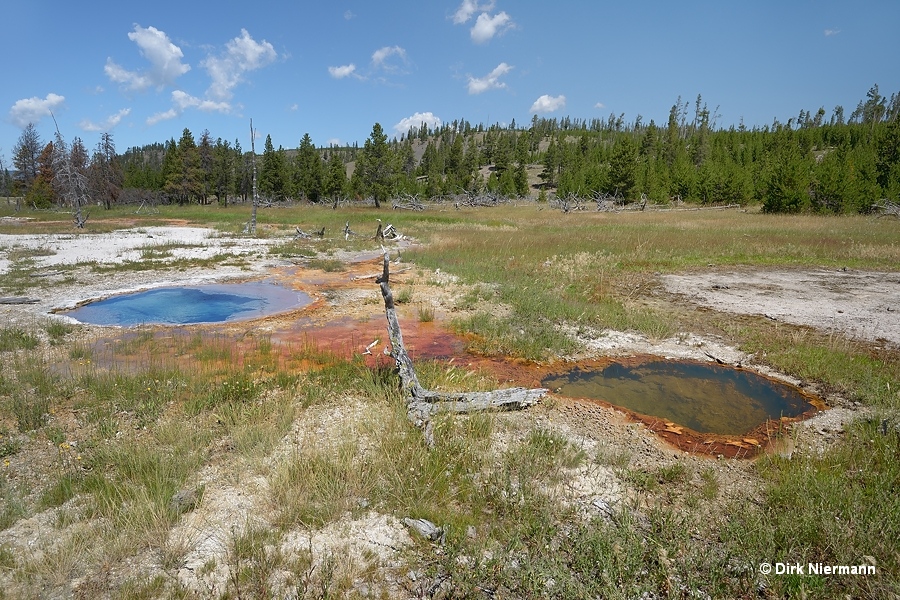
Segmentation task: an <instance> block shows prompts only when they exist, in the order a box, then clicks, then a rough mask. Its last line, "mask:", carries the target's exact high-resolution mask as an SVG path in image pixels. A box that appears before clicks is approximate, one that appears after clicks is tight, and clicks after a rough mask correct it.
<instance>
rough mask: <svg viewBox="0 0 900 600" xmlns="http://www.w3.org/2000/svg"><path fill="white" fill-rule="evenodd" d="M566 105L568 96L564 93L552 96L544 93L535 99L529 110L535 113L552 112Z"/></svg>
mask: <svg viewBox="0 0 900 600" xmlns="http://www.w3.org/2000/svg"><path fill="white" fill-rule="evenodd" d="M565 106H566V97H565V96H563V95H561V94H560V95H559V96H550V95H548V94H544V95H543V96H541V97H540V98H538V99H537V100H535V101H534V104H532V105H531V110H530V111H529V112H533V113H550V112H553V111H556V110H559V109H561V108H565Z"/></svg>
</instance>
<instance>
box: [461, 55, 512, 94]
mask: <svg viewBox="0 0 900 600" xmlns="http://www.w3.org/2000/svg"><path fill="white" fill-rule="evenodd" d="M512 69H513V68H512V67H511V66H510V65H508V64H506V63H505V62H502V63H500V64H499V65H497V67H496V68H495V69H494V70H493V71H491V72H490V73H488V74H487V75H485V76H484V77H471V76H470V77H469V83H468V88H469V93H470V94H480V93H482V92H486V91H488V90H499V89H502V88H505V87H506V84H505V83H504V82H502V81H500V78H501V77H503V76H504V75H506V74H507V73H509V72H510V71H512Z"/></svg>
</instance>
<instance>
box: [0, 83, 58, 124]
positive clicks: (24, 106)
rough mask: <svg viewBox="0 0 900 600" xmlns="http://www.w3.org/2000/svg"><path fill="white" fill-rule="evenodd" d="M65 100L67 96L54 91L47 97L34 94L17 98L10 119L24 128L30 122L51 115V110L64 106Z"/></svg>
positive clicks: (10, 112) (35, 121)
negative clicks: (30, 96)
mask: <svg viewBox="0 0 900 600" xmlns="http://www.w3.org/2000/svg"><path fill="white" fill-rule="evenodd" d="M65 101H66V97H65V96H60V95H59V94H54V93H52V92H51V93H49V94H47V96H46V97H45V98H38V97H37V96H34V97H32V98H23V99H21V100H16V103H15V104H13V105H12V108H10V109H9V120H10V121H12V122H13V124H14V125H16V126H18V127H21V128H23V129H24V128H25V127H27V126H28V124H29V123H37V122H38V121H40V120H41V119H42V118H43V117H47V116H50V111H52V110H55V109H56V108H58V107H60V106H62V105H63V103H64V102H65Z"/></svg>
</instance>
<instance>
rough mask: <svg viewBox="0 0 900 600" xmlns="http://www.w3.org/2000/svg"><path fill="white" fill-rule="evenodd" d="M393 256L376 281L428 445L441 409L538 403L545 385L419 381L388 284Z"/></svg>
mask: <svg viewBox="0 0 900 600" xmlns="http://www.w3.org/2000/svg"><path fill="white" fill-rule="evenodd" d="M389 265H390V256H389V253H388V251H387V250H385V252H384V269H383V271H382V273H381V276H380V277H378V278H376V279H375V282H376V283H377V284H378V285H379V286H380V287H381V296H382V298H383V299H384V312H385V316H386V317H387V322H388V337H389V338H390V340H391V358H393V359H394V360H395V361H396V363H397V369H398V371H399V375H400V387H401V389H402V390H403V393H404V395H405V396H406V408H407V416H408V417H409V419H410V420H411V421H412V422H413V423H415V424H416V426H417V427H420V428H422V429H424V431H425V437H426V439H427V440H428V443H429V445H431V444H433V443H434V438H433V432H432V429H431V417H432V416H433V415H435V414H437V413H439V412H456V413H463V412H474V411H482V410H518V409H522V408H527V407H529V406H533V405H534V404H537V402H538V400H540V399H541V398H542V397H543V396H544V395H545V394H546V393H547V390H546V389H544V388H534V389H527V388H521V387H517V388H509V389H501V390H494V391H492V392H439V391H434V390H426V389H425V388H423V387H422V386H421V385H420V384H419V378H418V377H416V370H415V367H413V362H412V359H411V358H410V357H409V354H408V353H407V352H406V346H404V345H403V332H402V331H401V329H400V321H399V320H398V318H397V310H396V308H395V306H394V296H393V294H392V293H391V288H390V285H389V279H390V273H389Z"/></svg>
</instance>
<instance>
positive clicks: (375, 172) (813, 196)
mask: <svg viewBox="0 0 900 600" xmlns="http://www.w3.org/2000/svg"><path fill="white" fill-rule="evenodd" d="M717 118H718V114H717V109H716V110H712V111H711V110H710V109H709V108H708V106H707V104H706V103H705V102H704V101H703V99H702V98H701V96H699V95H698V96H697V98H696V100H695V102H693V105H692V104H691V103H688V102H682V100H681V98H679V99H678V100H677V101H676V102H675V104H674V105H673V106H672V108H671V110H670V111H669V117H668V121H667V122H666V123H665V124H661V125H657V124H656V123H655V122H654V121H652V120H651V121H650V122H649V123H644V121H643V119H642V117H641V116H640V115H639V116H638V117H637V118H636V119H634V121H631V122H628V121H626V120H625V116H624V114H620V115H618V116H617V115H615V114H611V115H609V117H608V118H605V119H603V118H601V119H591V120H590V121H587V120H579V119H572V118H570V117H565V118H563V119H556V118H552V119H548V118H540V117H538V116H534V117H533V118H532V120H531V122H530V124H529V126H527V127H522V126H517V125H516V123H515V121H512V122H511V123H510V124H509V125H505V126H501V125H499V124H494V125H491V126H488V127H486V126H484V125H483V124H479V125H477V126H472V125H471V124H470V123H469V122H468V121H465V120H454V121H452V122H450V123H445V124H443V125H441V126H440V127H436V128H431V127H429V126H428V125H427V124H425V123H423V124H422V125H421V126H420V127H411V128H410V129H409V130H408V131H407V132H406V133H405V134H403V135H401V136H400V137H399V139H398V138H396V137H395V138H393V139H388V136H387V135H386V134H385V132H384V130H383V129H382V127H381V125H380V124H378V123H376V124H375V125H374V126H373V128H372V131H371V133H370V135H369V137H368V138H367V139H366V141H365V143H364V145H363V147H361V148H360V147H358V145H356V144H354V145H352V146H343V147H338V146H331V147H325V148H323V147H316V146H315V145H314V144H313V141H312V139H311V138H310V136H309V134H305V135H304V136H303V138H302V139H301V140H300V143H299V145H298V146H297V147H296V148H294V149H290V150H287V149H285V148H283V147H282V146H279V147H278V148H277V149H276V148H275V146H274V144H273V142H272V137H271V135H268V136H266V139H265V144H264V146H263V151H262V155H261V156H259V157H258V159H259V160H258V188H259V194H260V196H261V197H263V198H265V199H267V200H268V201H272V202H280V201H287V200H305V201H309V202H321V201H324V200H326V199H327V200H328V201H338V200H347V199H357V200H362V199H369V200H371V201H373V202H374V203H375V205H376V206H380V205H381V204H382V203H383V202H385V201H387V200H389V199H390V198H393V197H396V196H398V195H404V194H409V195H418V196H421V197H423V198H435V197H439V196H445V195H455V194H462V193H470V194H477V193H482V192H491V193H495V194H500V195H505V196H529V195H537V196H538V198H539V199H544V198H546V197H548V196H550V195H552V194H556V195H557V196H569V195H574V196H580V197H589V196H592V195H597V194H603V195H608V196H615V197H618V198H620V199H621V200H622V201H623V202H631V201H635V200H639V199H642V198H646V199H647V200H649V201H651V202H668V201H670V200H672V199H680V200H683V201H685V202H695V203H701V204H731V203H741V204H745V203H751V202H759V203H761V204H762V206H763V209H764V210H766V211H768V212H800V211H812V212H828V213H855V212H866V211H868V210H870V209H871V206H872V205H873V204H874V203H875V202H876V201H878V200H879V199H882V198H889V199H893V200H897V199H898V198H900V95H898V94H892V95H891V97H890V98H886V97H885V96H882V95H881V93H880V92H879V89H878V86H877V85H875V86H873V87H872V88H871V89H870V90H869V91H868V93H867V94H866V97H865V99H863V100H861V101H860V102H859V104H858V105H857V107H856V109H855V110H853V112H852V113H851V114H850V115H849V116H848V117H846V118H845V115H844V109H843V107H840V106H838V107H836V108H835V109H834V110H833V111H832V113H831V114H830V115H827V113H826V111H825V109H824V108H819V109H818V110H817V111H815V112H814V113H813V112H811V111H807V110H801V111H800V113H799V114H798V116H797V117H796V118H791V119H788V121H787V122H786V123H781V122H779V121H777V120H775V121H773V122H772V124H771V125H768V126H764V127H754V128H752V129H748V128H746V127H744V126H743V124H741V125H739V126H738V127H734V126H730V127H728V128H727V129H725V128H721V127H717V124H716V120H717ZM52 146H53V142H50V143H48V144H46V145H44V144H43V143H42V142H41V141H40V138H39V137H38V135H37V132H36V130H35V129H34V127H33V126H31V125H29V126H28V127H27V128H26V129H25V130H24V131H23V133H22V136H21V137H20V139H19V142H18V143H17V145H16V147H15V149H14V156H13V167H14V170H13V175H12V176H10V175H9V173H8V171H6V174H5V175H4V177H2V178H0V185H5V189H6V190H7V193H9V192H10V191H11V192H12V193H15V194H19V195H22V196H24V198H25V201H26V202H27V203H28V204H32V205H34V206H36V207H48V206H52V205H53V204H54V203H58V202H60V200H61V197H60V195H59V193H58V191H54V189H53V184H52V182H53V180H54V173H53V161H52V156H53V148H52ZM69 152H70V153H71V156H72V164H73V165H75V166H76V167H77V168H79V169H82V170H83V172H84V173H85V176H86V177H87V178H88V180H89V181H90V182H91V185H90V189H91V194H92V199H93V200H94V201H95V202H97V203H100V204H102V205H104V206H106V207H111V206H112V205H113V204H115V203H116V201H117V199H118V198H119V197H120V194H124V195H123V196H122V198H123V199H124V198H135V197H145V196H142V195H141V194H144V195H146V194H152V195H153V196H154V197H155V198H156V199H157V200H159V201H161V202H169V203H176V204H187V203H200V204H208V203H211V202H218V203H219V204H222V205H227V204H228V202H229V201H241V202H243V201H246V200H247V199H248V197H249V196H251V195H252V169H251V160H250V159H251V155H250V153H249V152H245V151H244V150H243V149H242V147H241V144H240V141H239V140H235V141H234V143H229V142H228V141H227V140H222V139H221V138H217V139H215V140H213V139H212V136H211V135H210V133H209V132H208V131H203V132H202V133H201V134H200V137H199V140H196V139H195V138H194V135H193V134H192V133H191V131H190V130H188V129H185V130H184V131H183V132H182V134H181V137H180V138H179V139H178V140H177V141H176V140H175V139H174V138H172V139H170V140H169V141H167V142H165V143H154V144H149V145H146V146H143V147H139V148H138V147H134V148H129V149H128V150H127V151H125V152H124V153H123V154H121V155H119V154H116V152H115V146H114V144H113V142H112V136H111V135H109V134H104V135H103V136H102V138H101V142H100V143H99V144H98V145H97V147H96V148H95V149H94V150H93V152H92V153H90V154H89V153H88V152H87V150H86V149H85V148H84V146H83V144H82V143H81V141H80V140H79V139H78V138H75V140H73V142H72V144H71V148H70V149H69ZM0 168H2V165H0ZM529 174H531V175H532V177H531V181H534V180H535V177H534V176H535V175H536V176H537V180H538V181H539V183H538V184H537V185H536V186H532V185H530V184H529ZM136 192H140V193H139V194H138V193H136Z"/></svg>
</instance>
